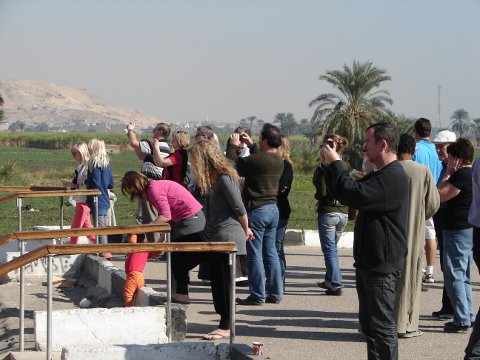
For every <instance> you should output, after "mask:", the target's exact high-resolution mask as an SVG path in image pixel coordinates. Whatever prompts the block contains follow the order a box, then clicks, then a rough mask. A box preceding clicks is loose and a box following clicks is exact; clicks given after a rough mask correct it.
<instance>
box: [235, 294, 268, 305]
mask: <svg viewBox="0 0 480 360" xmlns="http://www.w3.org/2000/svg"><path fill="white" fill-rule="evenodd" d="M236 302H237V304H238V305H246V306H262V305H263V302H261V301H260V300H255V299H252V298H251V297H250V296H249V297H247V298H245V299H240V298H237V299H236Z"/></svg>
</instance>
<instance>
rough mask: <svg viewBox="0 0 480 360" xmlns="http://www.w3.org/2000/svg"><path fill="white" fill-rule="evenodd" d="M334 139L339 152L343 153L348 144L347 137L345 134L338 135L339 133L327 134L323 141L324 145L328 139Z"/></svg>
mask: <svg viewBox="0 0 480 360" xmlns="http://www.w3.org/2000/svg"><path fill="white" fill-rule="evenodd" d="M328 139H332V140H333V141H334V142H335V143H336V145H337V146H336V150H337V153H339V154H341V153H342V151H343V149H345V148H346V147H347V146H348V140H347V139H345V138H344V137H343V136H340V135H337V134H326V135H325V136H324V137H323V143H322V145H323V144H324V143H325V142H326V141H327V140H328Z"/></svg>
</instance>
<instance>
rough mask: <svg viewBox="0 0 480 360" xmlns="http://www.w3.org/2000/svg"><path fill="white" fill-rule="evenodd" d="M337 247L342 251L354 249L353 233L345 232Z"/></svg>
mask: <svg viewBox="0 0 480 360" xmlns="http://www.w3.org/2000/svg"><path fill="white" fill-rule="evenodd" d="M337 247H338V248H340V249H351V248H353V231H349V232H344V233H343V234H342V236H341V237H340V240H338V244H337Z"/></svg>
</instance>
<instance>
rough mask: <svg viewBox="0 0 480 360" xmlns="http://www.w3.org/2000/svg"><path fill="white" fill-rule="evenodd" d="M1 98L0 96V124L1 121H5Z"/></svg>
mask: <svg viewBox="0 0 480 360" xmlns="http://www.w3.org/2000/svg"><path fill="white" fill-rule="evenodd" d="M3 104H4V102H3V96H2V95H1V94H0V122H2V121H3V119H5V114H4V113H3V109H2V108H3Z"/></svg>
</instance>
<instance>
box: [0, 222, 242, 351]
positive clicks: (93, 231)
mask: <svg viewBox="0 0 480 360" xmlns="http://www.w3.org/2000/svg"><path fill="white" fill-rule="evenodd" d="M169 231H170V226H169V225H168V224H159V225H132V226H112V227H104V228H82V229H59V230H39V231H18V232H13V233H10V234H6V235H3V236H1V237H0V246H2V245H4V244H7V243H8V242H10V241H12V240H17V241H20V242H23V241H29V240H30V241H33V240H35V239H45V238H62V237H67V236H72V235H73V236H88V235H113V234H142V233H149V232H168V235H170V234H169ZM167 238H168V239H169V236H168V237H167ZM140 251H152V252H166V253H167V324H168V327H169V328H168V338H169V340H171V329H170V327H171V319H172V312H171V311H172V309H171V301H172V299H171V256H170V254H171V252H223V253H228V254H229V265H230V278H231V279H230V280H231V282H230V294H229V295H230V299H229V301H230V306H231V315H230V343H233V342H234V340H235V290H236V289H235V272H236V271H235V253H236V252H237V247H236V244H235V243H232V242H195V243H191V242H177V243H170V242H167V243H139V244H88V245H79V244H75V245H72V244H65V245H45V246H43V247H40V248H37V249H35V250H33V251H30V252H29V253H27V254H22V255H20V256H19V257H17V258H15V259H13V260H11V261H9V262H7V263H5V264H3V265H0V276H4V275H6V274H7V273H9V272H10V271H13V270H16V269H18V268H23V266H25V265H27V264H29V263H31V262H33V261H36V260H38V259H40V258H43V257H47V352H46V353H47V359H48V360H50V359H51V357H52V298H53V285H52V278H53V276H52V268H53V265H52V259H53V256H55V255H73V254H97V253H105V252H110V253H132V252H140ZM20 282H21V284H20V286H21V289H22V282H23V277H21V279H20ZM23 317H24V292H23V291H20V350H21V351H23V349H24V346H23V342H24V335H23V334H24V329H23V327H24V325H23V324H24V320H23Z"/></svg>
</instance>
